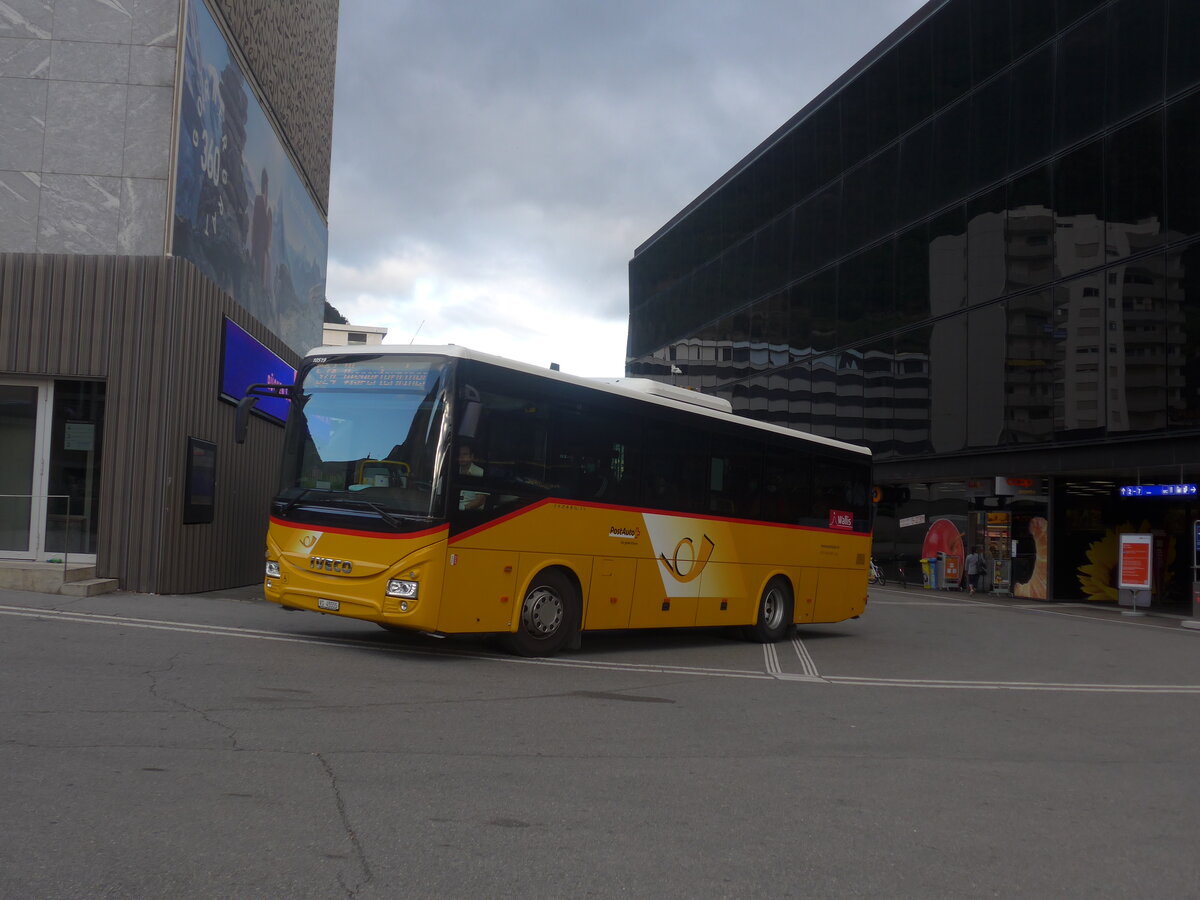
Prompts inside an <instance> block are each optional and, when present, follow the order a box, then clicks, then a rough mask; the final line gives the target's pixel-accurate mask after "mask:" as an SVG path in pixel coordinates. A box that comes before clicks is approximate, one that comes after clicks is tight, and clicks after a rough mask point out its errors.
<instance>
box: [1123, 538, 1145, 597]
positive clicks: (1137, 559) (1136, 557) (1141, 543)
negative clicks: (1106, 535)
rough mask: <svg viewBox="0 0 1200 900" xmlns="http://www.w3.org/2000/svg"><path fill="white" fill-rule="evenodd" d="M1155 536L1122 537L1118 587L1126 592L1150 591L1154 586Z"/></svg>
mask: <svg viewBox="0 0 1200 900" xmlns="http://www.w3.org/2000/svg"><path fill="white" fill-rule="evenodd" d="M1153 560H1154V536H1153V535H1150V534H1123V535H1121V555H1120V559H1119V576H1118V577H1119V580H1118V585H1117V586H1118V587H1119V588H1120V589H1121V590H1126V591H1148V590H1150V589H1151V587H1152V586H1153V579H1152V573H1153V571H1154V565H1153Z"/></svg>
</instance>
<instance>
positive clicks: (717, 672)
mask: <svg viewBox="0 0 1200 900" xmlns="http://www.w3.org/2000/svg"><path fill="white" fill-rule="evenodd" d="M0 615H6V616H16V617H20V618H29V619H46V618H53V619H54V620H55V621H60V622H72V623H75V624H81V625H115V626H118V627H125V628H143V629H148V630H151V631H174V632H181V633H186V634H204V635H213V636H216V637H236V638H243V639H249V640H257V641H275V642H279V643H290V644H318V645H322V646H327V647H362V648H365V649H368V650H375V651H379V652H383V653H396V654H400V655H405V654H409V655H414V656H454V657H458V658H460V659H476V660H480V661H484V662H503V663H516V664H520V665H541V666H559V667H566V668H576V669H608V670H612V671H619V672H653V673H657V674H660V675H675V674H678V675H706V676H710V677H717V678H750V679H768V678H770V677H771V676H770V675H767V674H765V673H763V672H755V671H751V670H748V669H716V668H703V667H698V666H667V665H657V664H654V663H620V662H604V661H598V660H585V659H568V658H558V659H528V658H525V657H519V656H501V655H500V654H490V653H481V652H474V651H470V650H457V649H450V648H440V647H439V648H438V649H436V650H433V649H430V650H423V649H421V648H418V647H397V646H391V645H388V644H387V643H381V642H380V641H367V640H360V639H356V638H337V637H315V636H308V635H302V634H289V633H287V632H280V631H262V630H259V629H252V628H232V627H228V626H224V625H199V624H194V623H188V622H166V621H163V620H160V619H137V618H123V617H121V616H110V615H104V614H100V613H80V612H72V611H67V610H56V609H40V610H39V609H27V608H24V607H12V606H0Z"/></svg>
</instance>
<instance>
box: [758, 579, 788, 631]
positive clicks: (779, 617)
mask: <svg viewBox="0 0 1200 900" xmlns="http://www.w3.org/2000/svg"><path fill="white" fill-rule="evenodd" d="M783 606H784V604H783V594H782V593H780V591H779V589H778V588H771V589H770V590H769V591H767V593H766V595H765V596H764V597H763V601H762V621H763V624H764V625H765V626H767V628H778V627H779V626H780V625H781V624H782V623H783Z"/></svg>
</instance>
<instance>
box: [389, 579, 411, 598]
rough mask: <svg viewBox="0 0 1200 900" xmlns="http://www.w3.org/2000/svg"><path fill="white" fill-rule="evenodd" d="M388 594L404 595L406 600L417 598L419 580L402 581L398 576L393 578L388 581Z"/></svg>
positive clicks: (392, 595)
mask: <svg viewBox="0 0 1200 900" xmlns="http://www.w3.org/2000/svg"><path fill="white" fill-rule="evenodd" d="M387 595H388V596H389V597H403V598H404V599H406V600H415V599H417V582H415V581H400V580H399V579H396V578H391V579H389V580H388V583H387Z"/></svg>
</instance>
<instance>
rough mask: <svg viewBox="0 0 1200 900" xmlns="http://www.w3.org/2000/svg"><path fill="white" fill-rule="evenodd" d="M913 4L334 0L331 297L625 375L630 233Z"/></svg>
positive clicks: (672, 205) (384, 317) (501, 348)
mask: <svg viewBox="0 0 1200 900" xmlns="http://www.w3.org/2000/svg"><path fill="white" fill-rule="evenodd" d="M921 5H922V4H921V0H852V2H845V0H790V2H788V0H737V2H733V0H650V2H646V0H587V2H581V0H510V2H507V3H495V2H483V0H344V2H343V3H342V5H341V21H340V26H339V27H340V34H339V47H338V67H337V95H336V101H335V112H334V142H333V171H332V189H331V195H330V209H329V229H330V236H329V272H328V285H327V294H328V297H329V300H330V302H331V303H332V304H333V305H334V306H335V307H337V308H338V309H339V310H340V311H341V312H342V314H343V315H345V316H346V317H347V318H348V319H349V320H350V321H351V322H353V323H355V324H361V325H381V326H385V327H387V328H388V336H387V343H394V344H407V343H410V342H413V340H414V338H415V341H416V343H432V344H442V343H453V344H460V345H463V346H467V347H471V348H473V349H476V350H482V351H485V352H489V353H496V354H499V355H501V356H508V357H512V358H514V359H519V360H523V361H525V362H529V363H534V364H537V365H549V364H550V363H551V362H557V363H559V364H560V365H561V366H562V368H563V370H564V371H567V372H573V373H575V374H579V375H621V374H623V373H624V363H625V336H626V322H627V317H628V302H629V290H628V263H629V260H630V258H631V257H632V256H633V251H634V250H635V249H636V248H637V247H638V245H640V244H641V243H642V242H644V241H645V240H646V239H647V238H648V237H650V236H651V235H652V234H653V233H654V232H655V231H657V230H658V228H660V227H661V226H662V225H664V224H665V223H666V222H667V221H668V220H669V219H670V218H671V217H672V216H674V215H675V213H677V212H679V211H680V210H681V209H682V208H683V207H684V206H685V205H687V203H688V202H690V201H691V200H692V199H694V198H695V197H696V196H697V195H699V194H700V193H701V192H702V191H704V189H705V188H707V187H708V186H709V185H711V184H712V183H713V182H714V181H716V180H717V179H718V178H719V177H720V176H721V175H723V174H724V173H725V172H726V171H728V170H729V169H730V168H731V167H732V166H733V165H734V164H735V163H736V162H738V160H740V159H741V158H742V157H743V156H745V155H746V153H748V152H749V151H750V150H752V149H754V147H756V146H757V145H758V144H759V143H761V142H762V140H763V139H765V138H766V137H767V136H768V135H769V134H770V133H771V132H773V131H774V130H775V129H776V128H778V127H779V126H780V125H782V124H783V123H784V122H785V121H786V120H787V119H788V118H790V117H791V116H792V115H793V114H794V113H796V112H797V111H798V110H799V109H800V108H801V107H802V106H804V104H806V103H807V102H808V101H809V100H811V99H812V98H813V97H814V96H815V95H816V94H818V93H819V92H820V91H821V90H823V89H824V88H825V87H826V86H827V85H829V83H830V82H832V81H833V80H834V79H836V78H837V77H838V76H839V75H841V74H842V73H843V72H844V71H846V70H847V69H848V68H850V67H851V66H852V65H853V64H854V63H855V62H856V61H858V59H859V58H860V57H862V56H863V55H864V54H865V53H866V52H867V51H869V50H870V49H871V48H872V47H873V46H874V45H875V44H877V43H878V42H879V41H880V40H882V39H883V38H884V37H886V36H887V35H888V34H889V33H890V32H891V31H892V30H893V29H894V28H895V27H896V26H898V25H899V24H900V23H902V22H903V21H904V20H905V19H906V18H907V17H908V16H909V15H911V14H912V13H913V12H915V11H916V10H917V9H918V8H919V7H920V6H921Z"/></svg>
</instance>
